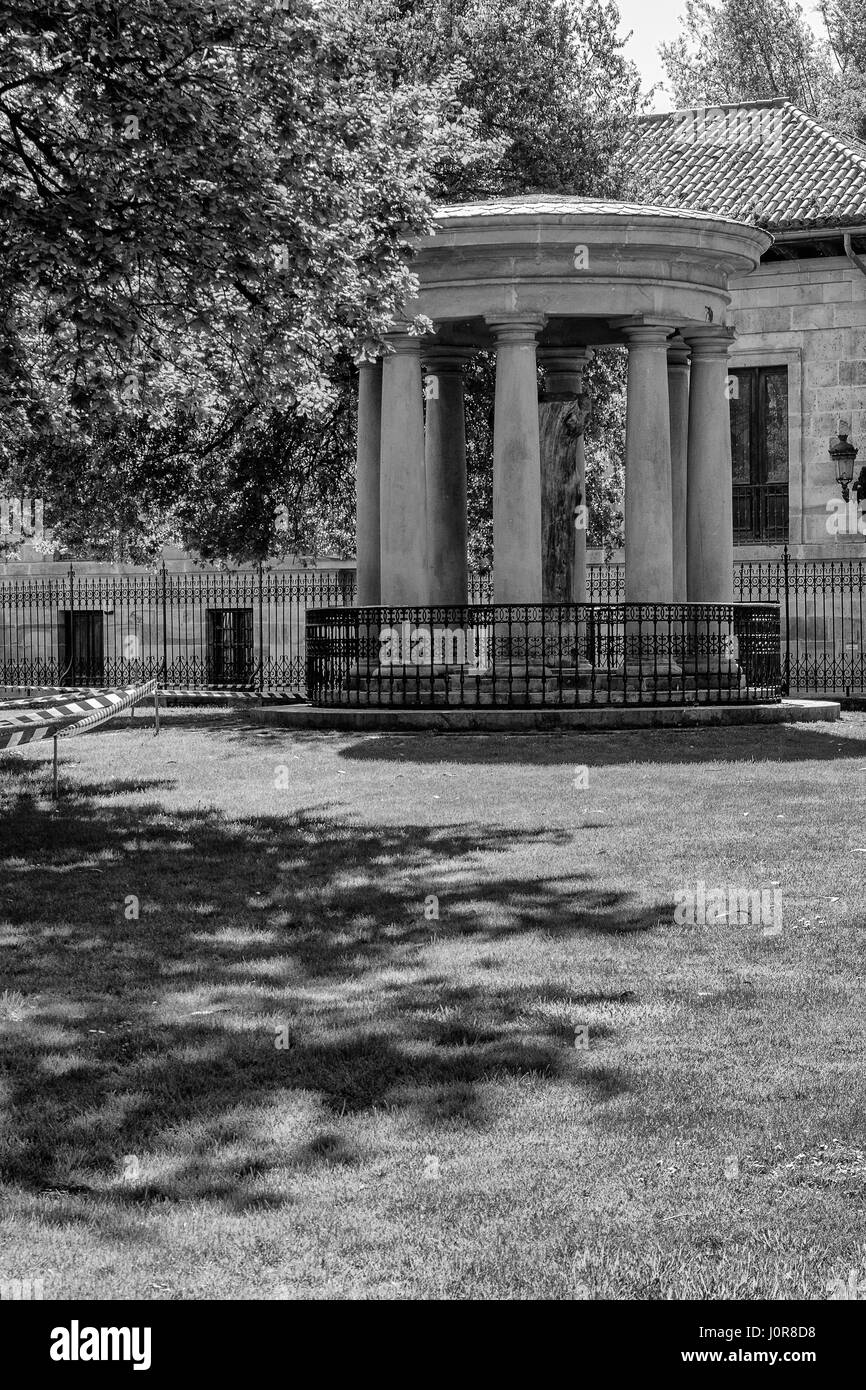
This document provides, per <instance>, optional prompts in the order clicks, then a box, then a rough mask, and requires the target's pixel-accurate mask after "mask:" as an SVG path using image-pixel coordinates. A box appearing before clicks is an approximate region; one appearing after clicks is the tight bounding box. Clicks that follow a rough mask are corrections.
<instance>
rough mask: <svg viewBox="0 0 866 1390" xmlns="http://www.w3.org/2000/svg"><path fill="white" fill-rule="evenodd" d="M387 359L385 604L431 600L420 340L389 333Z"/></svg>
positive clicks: (383, 515)
mask: <svg viewBox="0 0 866 1390" xmlns="http://www.w3.org/2000/svg"><path fill="white" fill-rule="evenodd" d="M386 341H387V342H388V344H389V345H390V347H391V348H392V349H393V350H392V351H391V352H388V353H386V354H385V356H384V357H383V359H382V452H381V475H380V477H381V480H380V488H381V498H380V501H381V513H380V529H381V556H382V559H381V576H382V577H381V597H382V603H383V604H388V605H391V606H393V605H395V604H426V603H427V602H428V595H429V579H428V568H427V488H426V475H425V468H424V402H423V396H422V389H421V343H420V340H419V339H418V338H417V337H414V336H412V335H411V334H409V333H405V332H393V333H388V334H387V335H386Z"/></svg>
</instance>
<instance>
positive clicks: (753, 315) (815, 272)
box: [729, 256, 866, 559]
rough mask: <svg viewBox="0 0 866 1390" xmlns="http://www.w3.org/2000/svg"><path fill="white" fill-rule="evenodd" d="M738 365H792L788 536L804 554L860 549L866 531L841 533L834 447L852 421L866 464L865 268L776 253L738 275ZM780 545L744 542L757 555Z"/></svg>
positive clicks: (734, 362) (745, 553)
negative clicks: (836, 520) (834, 524)
mask: <svg viewBox="0 0 866 1390" xmlns="http://www.w3.org/2000/svg"><path fill="white" fill-rule="evenodd" d="M731 294H732V302H731V310H730V314H729V318H730V322H731V323H732V324H733V326H734V327H735V329H736V332H737V337H736V341H735V343H734V345H733V349H732V352H731V358H730V361H731V366H732V367H738V366H740V367H758V366H787V368H788V410H789V433H788V441H789V478H788V488H789V507H790V513H789V515H790V531H789V544H790V546H791V547H792V554H794V555H800V556H802V557H803V558H827V559H835V558H839V559H841V558H843V557H849V556H850V557H860V556H863V555H864V554H866V537H864V536H857V535H854V536H845V535H838V536H834V535H831V534H830V533H829V532H828V529H827V518H828V512H827V503H828V502H830V501H831V499H834V498H838V497H839V496H840V493H839V486H838V484H837V482H836V479H835V476H834V469H833V465H832V463H831V461H830V457H829V454H828V453H827V446H828V444H829V442H830V438H831V436H832V435H834V434H835V433H836V429H837V426H838V422H839V420H840V418H841V419H846V420H848V421H849V422H850V425H851V439H852V441H853V443H854V444H855V445H857V447H858V448H859V449H860V457H859V458H858V460H857V466H858V470H859V465H860V464H861V463H866V275H863V274H862V273H861V272H860V271H859V270H858V269H857V268H856V266H854V265H853V264H852V263H851V262H850V261H849V260H848V259H847V257H845V256H839V257H828V258H826V259H819V258H811V259H808V260H807V259H804V260H801V261H772V262H767V263H765V264H763V265H760V266H759V267H758V269H757V270H756V271H754V272H753V273H752V274H751V275H749V276H748V277H747V278H744V279H735V280H732V281H731ZM778 549H779V546H778V545H774V546H748V547H747V546H738V547H737V558H738V559H745V558H753V557H755V558H756V557H757V556H758V555H760V554H761V553H762V552H763V553H766V552H768V551H770V550H772V551H773V552H775V551H778Z"/></svg>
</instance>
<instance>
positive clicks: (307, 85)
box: [0, 0, 641, 558]
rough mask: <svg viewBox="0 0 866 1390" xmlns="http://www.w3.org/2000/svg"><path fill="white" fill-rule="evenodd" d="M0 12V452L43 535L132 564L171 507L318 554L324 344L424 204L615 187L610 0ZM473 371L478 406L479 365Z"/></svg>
mask: <svg viewBox="0 0 866 1390" xmlns="http://www.w3.org/2000/svg"><path fill="white" fill-rule="evenodd" d="M0 19H2V20H3V28H2V37H0V198H2V203H3V206H2V211H0V286H2V289H0V297H2V298H0V411H2V413H3V418H4V423H5V424H6V430H5V433H4V442H3V444H0V450H2V452H0V467H2V468H3V469H4V472H5V475H6V480H7V481H6V486H7V487H10V488H12V489H14V490H18V491H22V490H23V491H29V492H31V493H33V492H36V493H38V494H40V495H44V496H45V497H46V518H47V520H50V523H51V524H52V525H53V528H54V531H55V536H56V537H57V539H58V540H59V541H60V542H61V544H63V543H65V544H68V545H73V544H74V545H83V544H84V543H85V542H86V540H87V537H88V536H89V537H91V549H92V550H94V552H95V553H99V554H107V553H111V554H113V555H114V556H115V557H116V558H123V557H124V556H125V555H130V556H132V555H135V556H136V557H137V558H141V557H143V556H146V555H148V554H151V553H153V552H154V551H155V549H157V548H158V546H159V545H160V544H161V543H162V542H163V541H164V540H165V539H166V531H167V529H171V526H173V527H174V534H175V538H178V539H182V540H184V541H185V542H186V543H187V544H189V545H192V546H195V547H196V548H199V549H200V550H201V551H202V553H204V554H208V555H213V556H216V555H219V554H223V555H227V556H228V555H231V556H233V557H236V558H250V557H252V556H255V555H263V554H266V553H273V552H274V551H275V550H276V551H277V552H279V549H280V548H281V547H285V548H286V549H292V550H298V549H301V550H305V549H310V548H318V547H320V546H324V547H326V548H336V549H339V550H344V549H345V548H346V547H347V546H348V545H349V544H350V541H349V539H348V538H349V535H350V531H351V508H352V456H353V429H354V424H353V408H354V407H353V402H352V392H351V378H352V363H353V361H354V360H355V358H356V357H357V354H358V353H359V351H361V350H363V346H364V344H365V343H369V342H370V341H371V340H375V339H376V337H377V336H378V334H379V333H381V331H382V330H383V328H384V327H385V326H386V325H387V323H388V322H389V321H390V320H391V319H392V318H393V316H394V314H395V311H396V310H397V309H398V307H399V306H400V304H401V303H402V302H403V301H404V299H405V298H406V297H407V296H408V295H409V294H410V292H411V287H412V267H411V243H412V239H413V237H414V236H416V235H418V234H419V233H421V232H423V231H425V230H427V229H428V228H429V226H430V218H431V215H432V210H433V207H434V206H435V203H436V202H437V201H454V200H461V199H468V198H474V197H487V196H491V195H494V194H504V193H516V192H523V191H535V190H539V189H543V190H545V191H553V192H556V191H568V192H575V193H583V194H584V195H587V196H602V197H615V196H627V195H628V194H629V193H630V192H632V191H633V190H632V189H631V187H630V184H629V181H628V175H627V166H626V162H625V157H624V153H623V151H624V147H625V143H626V140H627V138H628V136H629V134H630V132H631V130H632V128H633V122H634V120H635V117H636V115H637V112H638V110H639V107H640V102H641V98H640V82H639V76H638V73H637V70H636V69H635V67H634V65H633V64H631V63H629V62H628V61H627V60H626V59H625V58H624V56H623V52H622V46H623V41H622V40H621V39H620V38H619V37H618V32H617V31H618V25H619V14H618V10H617V8H616V5H615V4H614V3H613V0H501V3H496V0H427V3H424V4H422V3H420V0H358V3H357V5H355V6H353V7H352V8H351V9H347V8H346V7H345V6H343V5H341V4H340V3H338V0H319V2H318V3H313V2H312V0H309V2H308V0H279V3H277V0H273V3H270V4H268V3H264V4H263V3H262V0H232V3H229V0H209V3H208V4H207V5H202V4H201V0H116V2H112V0H45V3H44V4H40V5H37V4H35V3H29V0H0ZM485 383H486V385H485ZM478 390H479V391H480V393H481V394H480V397H479V403H478V409H477V411H476V418H477V419H479V420H480V419H481V418H482V416H483V415H484V412H485V411H489V408H490V407H491V406H492V396H491V395H490V392H491V391H492V375H491V374H490V372H489V371H488V372H487V373H486V374H485V372H484V371H483V370H481V371H480V374H479V381H478ZM485 390H486V391H487V395H486V396H485V394H484V393H485ZM470 453H471V455H472V457H474V458H475V459H477V460H478V466H479V467H480V468H483V467H485V466H487V467H489V459H488V460H487V463H486V464H485V463H484V462H483V460H482V451H481V449H480V447H476V448H475V449H474V450H472V449H470ZM485 487H486V484H484V482H483V480H482V482H481V485H480V486H478V487H475V488H474V489H470V491H471V494H472V495H473V496H477V497H479V498H482V497H483V496H484V494H485ZM121 498H123V503H122V505H121V503H120V499H121ZM85 499H86V504H85ZM280 508H284V509H285V510H284V511H283V513H282V514H283V517H284V518H285V517H286V516H287V517H288V524H284V525H283V527H282V528H279V529H278V528H277V525H276V518H277V515H278V513H279V510H280ZM328 514H329V515H328Z"/></svg>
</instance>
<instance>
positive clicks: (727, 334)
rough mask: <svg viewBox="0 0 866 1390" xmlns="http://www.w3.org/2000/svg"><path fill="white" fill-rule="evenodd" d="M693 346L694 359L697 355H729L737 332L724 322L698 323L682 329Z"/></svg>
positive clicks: (690, 345)
mask: <svg viewBox="0 0 866 1390" xmlns="http://www.w3.org/2000/svg"><path fill="white" fill-rule="evenodd" d="M682 335H683V338H684V339H685V341H686V342H687V343H688V345H689V347H690V348H691V353H692V361H693V362H694V360H695V358H697V357H727V355H728V350H729V349H730V346H731V343H732V342H733V341H734V338H735V337H736V334H735V332H734V330H733V328H727V327H726V326H725V325H724V324H723V323H696V324H695V325H694V326H693V327H686V328H683V330H682Z"/></svg>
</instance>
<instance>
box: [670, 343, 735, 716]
mask: <svg viewBox="0 0 866 1390" xmlns="http://www.w3.org/2000/svg"><path fill="white" fill-rule="evenodd" d="M733 336H734V334H733V330H732V329H730V328H725V327H724V325H722V324H709V323H706V324H700V325H696V326H695V327H694V328H686V329H684V331H683V337H684V338H685V340H686V342H687V343H688V344H689V347H690V348H691V350H692V368H691V379H690V382H689V445H688V482H687V498H686V516H687V529H688V537H687V542H686V552H687V562H688V564H687V571H688V579H687V584H688V596H689V602H690V603H710V604H724V605H727V604H731V603H733V599H734V521H733V500H732V496H733V480H732V475H731V419H730V403H729V400H728V392H727V376H728V348H729V346H730V344H731V341H732V339H733ZM694 631H695V636H694V649H693V652H692V653H691V657H690V660H689V661H688V663H687V669H689V670H693V671H694V672H695V673H696V680H697V684H698V686H699V687H700V686H704V685H706V686H709V687H716V686H719V687H722V688H724V687H728V688H735V687H736V686H737V684H738V683H739V679H740V678H739V668H738V665H737V660H736V657H737V652H736V641H735V636H734V632H733V610H731V614H730V619H728V618H727V615H726V614H724V610H723V614H719V611H718V610H716V611H715V615H714V616H713V610H710V614H709V615H707V616H704V617H702V618H701V619H699V620H696V621H695V628H694Z"/></svg>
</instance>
